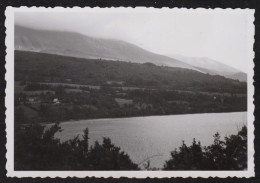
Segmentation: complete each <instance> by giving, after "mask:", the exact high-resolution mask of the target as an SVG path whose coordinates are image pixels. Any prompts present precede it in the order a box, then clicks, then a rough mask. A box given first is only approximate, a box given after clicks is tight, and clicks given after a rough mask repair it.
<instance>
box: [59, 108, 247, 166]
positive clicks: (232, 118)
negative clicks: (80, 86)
mask: <svg viewBox="0 0 260 183" xmlns="http://www.w3.org/2000/svg"><path fill="white" fill-rule="evenodd" d="M246 123H247V112H236V113H210V114H186V115H169V116H148V117H132V118H116V119H93V120H80V121H69V122H63V123H61V124H60V125H61V127H62V129H63V131H62V132H59V133H57V134H56V137H58V138H60V139H61V140H62V141H64V140H68V139H71V138H73V137H75V136H77V135H80V136H81V135H82V134H83V130H84V129H85V128H88V129H89V138H90V144H93V143H94V141H96V140H98V141H99V142H101V141H102V138H103V137H109V138H111V140H112V143H114V144H115V145H116V146H119V147H121V149H122V150H124V151H125V152H127V153H128V154H129V156H130V158H131V159H132V160H133V161H134V162H135V163H138V164H139V163H141V162H142V161H144V160H146V159H150V162H151V167H157V168H162V167H163V164H164V162H165V160H168V159H169V158H170V152H171V151H173V150H174V149H175V148H178V147H180V146H181V144H182V140H184V141H185V143H186V144H187V145H190V144H191V143H192V140H193V138H196V139H198V140H199V141H200V142H201V144H202V145H210V144H212V143H213V135H214V134H215V133H216V132H219V133H220V135H221V136H222V138H223V137H225V136H227V135H230V134H236V133H237V132H238V130H239V129H241V127H242V126H243V125H246Z"/></svg>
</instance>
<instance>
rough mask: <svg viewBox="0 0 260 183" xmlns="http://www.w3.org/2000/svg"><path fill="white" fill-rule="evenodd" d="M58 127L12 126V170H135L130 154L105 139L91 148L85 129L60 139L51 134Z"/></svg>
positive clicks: (56, 130) (135, 166)
mask: <svg viewBox="0 0 260 183" xmlns="http://www.w3.org/2000/svg"><path fill="white" fill-rule="evenodd" d="M60 130H61V128H60V126H59V125H58V124H55V125H53V126H51V127H49V128H48V129H47V128H46V129H45V128H44V127H43V126H41V125H39V124H33V125H28V126H25V125H23V126H22V125H16V126H15V145H14V147H15V149H14V150H15V157H14V166H15V170H137V169H138V166H137V165H136V164H134V163H133V162H132V161H131V159H130V158H129V156H128V155H127V154H125V153H124V152H123V151H121V149H120V148H119V147H116V146H115V145H113V144H112V143H111V140H110V139H109V138H104V139H103V143H102V144H99V143H98V142H96V143H95V145H94V146H93V147H92V146H91V147H89V144H88V140H89V137H88V129H85V130H84V134H83V136H82V139H80V138H79V137H78V136H77V137H75V138H73V139H71V140H68V141H65V142H60V140H59V139H56V138H55V137H54V135H55V133H56V132H58V131H60Z"/></svg>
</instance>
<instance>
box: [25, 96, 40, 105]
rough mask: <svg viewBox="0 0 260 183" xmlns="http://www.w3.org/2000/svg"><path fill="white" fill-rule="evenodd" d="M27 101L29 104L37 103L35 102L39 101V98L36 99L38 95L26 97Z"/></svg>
mask: <svg viewBox="0 0 260 183" xmlns="http://www.w3.org/2000/svg"><path fill="white" fill-rule="evenodd" d="M27 102H28V103H30V104H32V103H37V102H39V99H38V97H28V98H27Z"/></svg>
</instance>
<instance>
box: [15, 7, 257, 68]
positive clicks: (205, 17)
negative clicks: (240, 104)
mask: <svg viewBox="0 0 260 183" xmlns="http://www.w3.org/2000/svg"><path fill="white" fill-rule="evenodd" d="M62 11H63V12H62ZM62 11H60V12H57V11H56V12H54V11H53V10H51V9H49V10H44V11H43V12H17V13H16V14H15V22H16V24H19V25H24V26H28V27H31V28H39V29H50V30H66V31H74V32H79V33H82V34H85V35H88V36H94V37H101V38H112V39H119V40H123V41H127V42H130V43H133V44H135V45H137V46H140V47H142V48H144V49H147V50H149V51H152V52H155V53H159V54H165V55H182V56H187V57H208V58H211V59H214V60H217V61H219V62H223V63H225V64H228V65H230V66H233V67H235V68H237V69H240V70H242V71H245V72H246V71H247V63H248V62H249V61H251V60H249V59H250V56H249V50H248V49H250V48H251V47H252V43H250V42H249V41H248V40H249V39H248V37H250V36H251V37H252V35H250V33H249V28H251V26H252V20H251V19H250V17H253V13H252V11H251V12H250V13H248V11H243V10H231V9H229V10H225V11H223V10H220V9H219V10H218V11H213V10H178V9H164V10H163V11H162V10H160V9H153V8H152V9H146V8H140V9H133V8H131V9H109V8H106V9H85V10H83V9H81V10H80V11H71V10H70V11H69V12H66V13H65V12H64V11H65V10H62Z"/></svg>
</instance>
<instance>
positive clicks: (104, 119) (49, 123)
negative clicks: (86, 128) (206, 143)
mask: <svg viewBox="0 0 260 183" xmlns="http://www.w3.org/2000/svg"><path fill="white" fill-rule="evenodd" d="M241 112H248V111H236V112H212V113H188V114H169V115H150V116H132V117H118V118H92V119H77V120H69V121H60V122H58V123H71V122H73V123H74V122H79V121H90V120H102V121H106V120H113V119H116V120H118V119H129V118H145V117H168V116H180V115H183V116H184V115H201V114H220V113H221V114H227V113H241ZM27 124H28V123H27ZM39 124H41V125H51V124H55V123H54V122H46V123H39Z"/></svg>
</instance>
